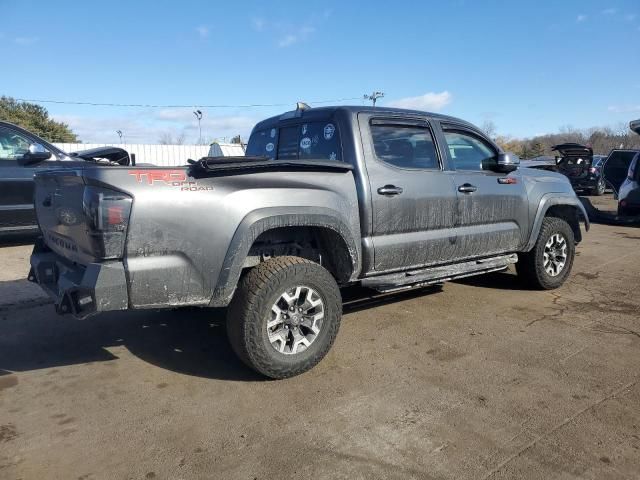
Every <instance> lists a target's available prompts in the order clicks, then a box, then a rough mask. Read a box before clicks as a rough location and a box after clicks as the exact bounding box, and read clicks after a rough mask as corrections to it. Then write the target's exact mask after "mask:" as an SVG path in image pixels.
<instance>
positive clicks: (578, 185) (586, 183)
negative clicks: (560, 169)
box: [569, 177, 599, 190]
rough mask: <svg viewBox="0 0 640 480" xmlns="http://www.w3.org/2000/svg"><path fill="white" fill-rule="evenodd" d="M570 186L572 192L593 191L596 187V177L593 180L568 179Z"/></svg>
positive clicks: (597, 179)
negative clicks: (572, 189)
mask: <svg viewBox="0 0 640 480" xmlns="http://www.w3.org/2000/svg"><path fill="white" fill-rule="evenodd" d="M569 181H570V182H571V186H572V187H573V188H574V190H583V189H589V190H592V189H595V188H596V187H597V186H598V181H599V178H598V177H593V178H588V177H587V178H570V179H569Z"/></svg>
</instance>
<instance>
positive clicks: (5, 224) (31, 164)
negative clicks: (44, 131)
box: [0, 121, 131, 236]
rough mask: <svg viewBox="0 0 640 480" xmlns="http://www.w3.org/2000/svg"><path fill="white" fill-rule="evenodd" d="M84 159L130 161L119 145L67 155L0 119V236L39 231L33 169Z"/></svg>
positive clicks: (71, 164)
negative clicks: (35, 206)
mask: <svg viewBox="0 0 640 480" xmlns="http://www.w3.org/2000/svg"><path fill="white" fill-rule="evenodd" d="M87 161H93V162H100V161H103V162H109V163H114V162H115V163H118V164H120V165H129V164H130V163H131V160H130V158H129V154H128V153H127V152H126V151H125V150H122V149H121V148H112V147H105V148H98V149H93V150H84V151H81V152H75V153H72V154H67V153H65V152H63V151H62V150H60V149H59V148H57V147H56V146H55V145H52V144H50V143H49V142H47V141H45V140H43V139H42V138H40V137H38V136H37V135H34V134H33V133H31V132H29V131H27V130H25V129H23V128H20V127H18V126H17V125H13V124H11V123H8V122H2V121H0V236H4V235H7V234H16V233H23V234H30V233H35V232H37V231H38V224H37V221H36V216H35V211H34V208H33V192H34V183H33V176H34V174H35V172H37V171H39V170H45V169H57V168H69V167H74V166H79V165H85V164H86V162H87Z"/></svg>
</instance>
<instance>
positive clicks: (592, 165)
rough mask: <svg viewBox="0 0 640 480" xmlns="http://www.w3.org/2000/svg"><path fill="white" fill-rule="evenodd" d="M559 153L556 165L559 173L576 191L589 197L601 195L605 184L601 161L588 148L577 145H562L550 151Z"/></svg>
mask: <svg viewBox="0 0 640 480" xmlns="http://www.w3.org/2000/svg"><path fill="white" fill-rule="evenodd" d="M552 150H553V151H555V152H558V153H559V156H558V157H556V164H557V169H558V172H559V173H562V174H563V175H565V176H566V177H567V178H568V179H569V181H570V182H571V186H572V187H573V189H574V190H576V191H583V192H588V193H589V194H590V195H602V194H604V192H605V189H606V182H605V180H604V177H603V175H602V168H601V161H600V162H598V158H597V157H598V156H597V155H594V154H593V150H592V149H591V148H590V147H586V146H584V145H580V144H579V143H563V144H561V145H556V146H555V147H553V149H552Z"/></svg>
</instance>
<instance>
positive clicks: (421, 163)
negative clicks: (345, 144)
mask: <svg viewBox="0 0 640 480" xmlns="http://www.w3.org/2000/svg"><path fill="white" fill-rule="evenodd" d="M358 122H359V126H360V131H361V134H362V141H363V149H364V154H365V159H366V169H367V173H368V177H369V185H370V190H371V206H372V214H373V215H372V216H373V218H372V242H373V249H374V269H375V271H376V272H377V273H379V272H383V271H389V270H395V269H404V268H411V267H419V266H423V265H431V264H437V263H446V262H448V261H450V260H451V255H452V254H453V252H454V250H455V245H454V240H455V239H454V238H453V237H452V228H453V226H454V223H455V209H456V194H455V190H454V187H453V178H452V175H451V173H450V172H447V171H444V170H443V168H442V161H441V159H440V156H439V154H438V148H437V145H436V143H435V140H434V134H433V131H432V128H431V125H430V124H429V121H428V120H427V119H426V118H421V117H415V118H407V117H406V116H403V117H394V116H393V115H376V114H370V113H360V114H359V116H358Z"/></svg>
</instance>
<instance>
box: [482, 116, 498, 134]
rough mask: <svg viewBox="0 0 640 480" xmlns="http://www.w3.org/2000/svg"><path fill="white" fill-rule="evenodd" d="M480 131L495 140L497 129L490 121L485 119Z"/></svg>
mask: <svg viewBox="0 0 640 480" xmlns="http://www.w3.org/2000/svg"><path fill="white" fill-rule="evenodd" d="M480 130H482V131H483V132H484V133H486V134H487V136H488V137H489V138H495V137H496V133H497V130H498V129H497V128H496V124H495V123H493V121H492V120H489V119H487V120H485V121H484V122H482V125H480Z"/></svg>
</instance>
